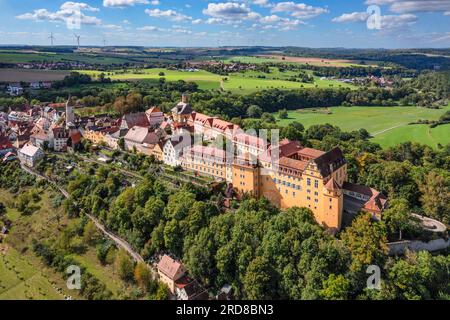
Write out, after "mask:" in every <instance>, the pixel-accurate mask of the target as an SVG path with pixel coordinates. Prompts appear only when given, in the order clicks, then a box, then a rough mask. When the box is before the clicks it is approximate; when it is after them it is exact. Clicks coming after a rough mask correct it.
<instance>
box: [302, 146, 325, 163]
mask: <svg viewBox="0 0 450 320" xmlns="http://www.w3.org/2000/svg"><path fill="white" fill-rule="evenodd" d="M324 154H325V152H323V151H321V150H316V149H311V148H303V149H302V150H300V151H299V152H298V155H300V156H303V157H305V158H309V159H311V160H312V159H316V158H319V157H320V156H322V155H324Z"/></svg>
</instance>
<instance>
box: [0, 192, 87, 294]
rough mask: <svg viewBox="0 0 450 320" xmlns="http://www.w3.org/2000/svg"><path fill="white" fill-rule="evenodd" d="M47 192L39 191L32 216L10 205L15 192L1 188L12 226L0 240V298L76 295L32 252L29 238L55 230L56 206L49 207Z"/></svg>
mask: <svg viewBox="0 0 450 320" xmlns="http://www.w3.org/2000/svg"><path fill="white" fill-rule="evenodd" d="M48 196H49V195H48V194H47V193H44V194H42V200H41V201H40V202H39V203H38V205H39V207H40V209H39V210H38V211H36V212H35V213H34V214H33V215H31V216H27V217H25V216H22V215H21V214H20V213H19V212H17V210H15V209H13V208H11V206H12V204H13V203H14V198H15V197H14V196H13V195H12V194H10V193H9V192H7V191H5V190H3V189H0V202H3V203H4V204H5V205H6V206H7V217H8V218H9V219H10V220H11V221H12V222H13V229H12V230H11V233H10V234H9V235H8V236H7V238H6V239H5V240H4V241H3V243H0V275H1V277H0V300H63V299H64V295H67V296H69V295H70V296H73V297H75V298H79V297H78V295H77V294H76V292H73V291H69V290H67V289H66V287H65V281H64V279H63V278H62V277H61V275H59V274H57V273H55V271H53V270H52V269H50V268H48V267H47V266H45V265H44V264H43V263H42V262H41V260H40V259H39V258H38V257H36V256H35V255H34V253H33V252H31V239H32V238H33V237H34V238H37V239H39V237H42V236H43V235H45V234H50V233H54V232H56V231H57V228H56V226H55V223H54V222H53V223H52V222H51V220H50V219H51V218H52V217H53V216H54V215H55V214H56V213H57V212H59V210H55V209H53V210H51V209H50V207H49V201H50V200H49V197H48Z"/></svg>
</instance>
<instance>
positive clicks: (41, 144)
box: [30, 129, 52, 150]
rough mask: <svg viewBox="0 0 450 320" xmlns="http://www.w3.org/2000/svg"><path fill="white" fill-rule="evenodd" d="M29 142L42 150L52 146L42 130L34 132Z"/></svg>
mask: <svg viewBox="0 0 450 320" xmlns="http://www.w3.org/2000/svg"><path fill="white" fill-rule="evenodd" d="M30 142H31V143H32V144H33V145H34V146H35V147H38V148H41V149H43V150H45V148H50V147H51V145H52V143H51V142H50V137H49V135H48V134H47V133H46V132H45V131H44V130H42V129H38V130H36V132H35V133H33V134H32V135H31V136H30Z"/></svg>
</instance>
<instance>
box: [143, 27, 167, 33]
mask: <svg viewBox="0 0 450 320" xmlns="http://www.w3.org/2000/svg"><path fill="white" fill-rule="evenodd" d="M137 30H139V31H154V32H155V31H156V32H162V31H165V29H162V28H159V27H155V26H143V27H140V28H137Z"/></svg>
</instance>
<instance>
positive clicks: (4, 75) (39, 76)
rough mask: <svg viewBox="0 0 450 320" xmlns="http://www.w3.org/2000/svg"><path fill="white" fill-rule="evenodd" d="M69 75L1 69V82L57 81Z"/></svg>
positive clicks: (64, 73)
mask: <svg viewBox="0 0 450 320" xmlns="http://www.w3.org/2000/svg"><path fill="white" fill-rule="evenodd" d="M68 74H69V72H68V71H51V70H28V69H0V82H22V81H23V82H35V81H57V80H62V79H64V77H65V76H67V75H68Z"/></svg>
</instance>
